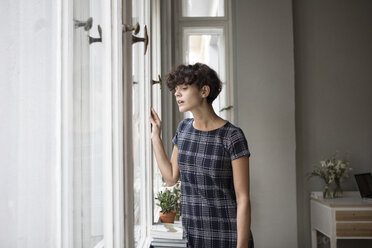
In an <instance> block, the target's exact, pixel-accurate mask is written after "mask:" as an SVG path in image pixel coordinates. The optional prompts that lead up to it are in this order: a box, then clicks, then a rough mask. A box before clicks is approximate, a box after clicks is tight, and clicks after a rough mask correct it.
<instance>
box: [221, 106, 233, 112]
mask: <svg viewBox="0 0 372 248" xmlns="http://www.w3.org/2000/svg"><path fill="white" fill-rule="evenodd" d="M232 108H233V106H231V105H230V106H227V107H224V108H222V109H221V110H220V112H222V111H225V110H229V109H232Z"/></svg>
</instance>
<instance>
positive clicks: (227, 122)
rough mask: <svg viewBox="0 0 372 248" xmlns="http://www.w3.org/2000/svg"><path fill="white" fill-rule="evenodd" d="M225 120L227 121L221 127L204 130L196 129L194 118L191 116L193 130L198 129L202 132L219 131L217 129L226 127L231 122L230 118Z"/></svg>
mask: <svg viewBox="0 0 372 248" xmlns="http://www.w3.org/2000/svg"><path fill="white" fill-rule="evenodd" d="M225 121H226V123H225V124H223V125H222V126H221V127H219V128H216V129H212V130H208V131H204V130H199V129H196V128H195V127H194V118H191V128H192V129H193V130H195V131H198V132H201V133H210V132H214V131H217V130H219V129H221V128H223V127H225V126H227V125H228V124H229V121H228V120H225Z"/></svg>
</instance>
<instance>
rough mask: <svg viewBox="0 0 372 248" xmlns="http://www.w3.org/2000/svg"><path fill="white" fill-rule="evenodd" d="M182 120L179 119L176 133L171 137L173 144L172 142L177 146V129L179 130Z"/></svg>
mask: <svg viewBox="0 0 372 248" xmlns="http://www.w3.org/2000/svg"><path fill="white" fill-rule="evenodd" d="M182 122H183V121H181V122H180V123H179V124H178V127H177V131H176V134H175V135H174V137H173V139H172V142H173V144H174V145H175V146H177V147H178V133H179V131H180V129H181V125H182Z"/></svg>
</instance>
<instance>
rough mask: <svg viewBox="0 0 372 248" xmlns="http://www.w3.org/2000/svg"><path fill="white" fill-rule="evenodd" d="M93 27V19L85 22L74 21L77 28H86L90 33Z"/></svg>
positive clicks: (90, 18)
mask: <svg viewBox="0 0 372 248" xmlns="http://www.w3.org/2000/svg"><path fill="white" fill-rule="evenodd" d="M92 25H93V18H92V17H89V18H88V20H87V21H85V22H83V21H79V20H75V19H74V26H75V28H80V27H84V30H85V31H89V29H91V28H92Z"/></svg>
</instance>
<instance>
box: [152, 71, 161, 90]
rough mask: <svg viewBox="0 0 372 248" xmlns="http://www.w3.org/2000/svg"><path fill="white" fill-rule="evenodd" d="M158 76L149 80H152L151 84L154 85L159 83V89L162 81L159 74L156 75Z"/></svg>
mask: <svg viewBox="0 0 372 248" xmlns="http://www.w3.org/2000/svg"><path fill="white" fill-rule="evenodd" d="M158 78H159V80H158V81H155V80H151V82H152V85H154V84H159V86H160V90H161V85H162V81H161V77H160V75H158Z"/></svg>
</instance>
